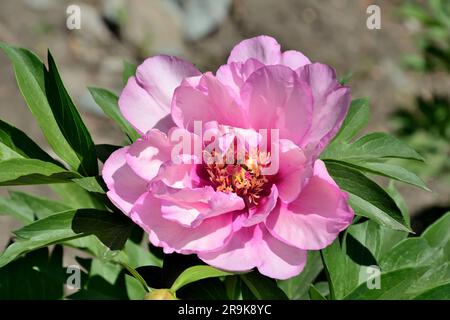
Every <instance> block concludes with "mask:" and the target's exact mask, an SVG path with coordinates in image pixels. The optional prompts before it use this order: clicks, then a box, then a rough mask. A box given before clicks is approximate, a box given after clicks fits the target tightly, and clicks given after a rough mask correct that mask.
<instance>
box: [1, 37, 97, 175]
mask: <svg viewBox="0 0 450 320" xmlns="http://www.w3.org/2000/svg"><path fill="white" fill-rule="evenodd" d="M0 49H2V50H3V51H4V52H5V54H6V55H7V56H8V57H9V58H10V60H11V61H12V63H13V66H14V71H15V74H16V79H17V84H18V86H19V89H20V91H21V93H22V95H23V97H24V99H25V101H26V103H27V105H28V107H29V109H30V110H31V112H32V113H33V115H34V117H35V119H36V120H37V122H38V123H39V126H40V127H41V129H42V131H43V133H44V135H45V137H46V139H47V141H48V143H49V144H50V146H51V147H52V149H53V150H54V151H55V153H56V154H57V155H58V156H59V157H60V158H61V159H63V160H64V161H65V162H67V163H68V164H69V165H70V166H71V168H74V169H78V168H79V167H80V166H81V163H82V159H80V158H79V155H77V153H76V152H75V151H74V150H73V149H72V147H71V145H70V143H69V142H68V141H67V140H66V137H65V136H64V134H63V131H62V130H63V128H61V127H60V125H59V123H58V122H57V121H56V117H55V114H54V111H53V109H52V107H51V106H50V104H49V101H48V100H47V96H46V88H45V75H46V74H47V70H46V69H45V66H44V64H43V63H42V62H41V61H40V60H39V58H38V57H36V55H34V54H33V53H32V52H30V51H28V50H25V49H21V48H14V47H11V46H8V45H7V44H5V43H0ZM67 121H71V119H67ZM95 174H96V172H95V173H94V175H95Z"/></svg>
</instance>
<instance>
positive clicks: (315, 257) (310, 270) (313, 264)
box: [278, 251, 323, 300]
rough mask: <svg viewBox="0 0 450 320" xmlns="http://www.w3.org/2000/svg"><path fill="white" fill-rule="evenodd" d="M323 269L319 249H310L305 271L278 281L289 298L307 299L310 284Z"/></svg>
mask: <svg viewBox="0 0 450 320" xmlns="http://www.w3.org/2000/svg"><path fill="white" fill-rule="evenodd" d="M322 269H323V266H322V261H321V259H320V254H319V251H308V259H307V260H306V266H305V268H304V269H303V271H302V272H301V273H300V274H299V275H298V276H296V277H293V278H290V279H288V280H280V281H278V286H279V287H280V288H281V289H283V291H284V292H285V293H286V295H287V296H288V298H289V299H291V300H305V299H307V298H308V289H309V286H310V284H311V283H313V281H314V279H316V277H317V276H318V275H319V273H320V272H321V271H322Z"/></svg>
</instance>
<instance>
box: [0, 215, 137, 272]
mask: <svg viewBox="0 0 450 320" xmlns="http://www.w3.org/2000/svg"><path fill="white" fill-rule="evenodd" d="M131 227H132V224H131V222H130V221H129V219H127V218H126V217H124V216H123V215H120V214H114V213H111V212H107V211H101V210H95V209H79V210H70V211H65V212H61V213H57V214H54V215H51V216H49V217H47V218H44V219H41V220H38V221H36V222H33V223H31V224H29V225H27V226H25V227H23V228H22V229H20V230H18V231H16V232H15V234H16V236H17V237H18V240H17V241H16V242H15V243H13V244H12V245H10V246H9V247H8V248H7V249H6V250H5V251H4V252H3V254H2V255H1V256H0V267H2V266H4V265H6V264H8V263H9V262H11V261H12V260H14V259H16V258H17V257H18V256H20V255H22V254H24V253H27V252H29V251H32V250H36V249H39V248H42V247H45V246H48V245H51V244H55V243H61V242H64V241H68V240H72V239H76V238H81V237H85V236H88V235H95V236H96V237H97V238H98V239H100V240H101V241H102V242H103V243H104V244H105V245H106V246H108V248H110V249H111V250H119V249H121V248H122V247H123V245H124V244H125V241H126V240H127V237H128V235H129V233H130V230H131Z"/></svg>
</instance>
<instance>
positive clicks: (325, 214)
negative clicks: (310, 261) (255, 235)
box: [266, 160, 354, 250]
mask: <svg viewBox="0 0 450 320" xmlns="http://www.w3.org/2000/svg"><path fill="white" fill-rule="evenodd" d="M347 201H348V196H347V194H346V193H344V192H342V191H341V190H340V189H339V188H338V187H337V185H336V184H335V182H334V181H333V179H332V178H331V177H330V176H329V175H328V173H327V171H326V168H325V165H324V163H323V162H322V161H321V160H317V161H316V162H315V164H314V175H313V176H312V177H311V178H310V179H309V181H308V183H307V184H306V185H305V187H304V188H303V189H302V191H301V193H300V195H299V197H298V198H297V199H296V200H294V201H293V202H291V203H289V204H285V203H282V202H281V201H279V202H278V204H277V206H276V208H275V209H274V211H273V212H272V213H271V214H270V215H269V217H268V218H267V220H266V226H267V228H268V229H269V230H270V232H271V233H272V235H273V236H275V237H276V238H278V239H279V240H281V241H284V242H285V243H288V244H290V245H293V246H296V247H298V248H300V249H304V250H319V249H322V248H324V247H326V246H328V245H329V244H331V243H332V242H333V241H334V240H335V239H336V237H337V236H338V234H339V232H340V231H342V230H343V229H345V228H347V227H348V226H349V225H350V223H351V222H352V219H353V215H354V213H353V210H352V209H351V208H350V206H349V205H348V204H347Z"/></svg>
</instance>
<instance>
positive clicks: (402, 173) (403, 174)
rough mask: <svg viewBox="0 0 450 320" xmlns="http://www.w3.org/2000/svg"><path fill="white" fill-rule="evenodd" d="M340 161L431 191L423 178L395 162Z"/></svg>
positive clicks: (361, 169) (364, 170)
mask: <svg viewBox="0 0 450 320" xmlns="http://www.w3.org/2000/svg"><path fill="white" fill-rule="evenodd" d="M341 163H342V164H344V165H347V166H350V167H353V168H355V169H358V170H360V171H363V172H367V173H372V174H376V175H381V176H385V177H388V178H392V179H395V180H398V181H401V182H404V183H408V184H411V185H413V186H416V187H419V188H421V189H423V190H426V191H431V190H430V189H428V188H427V186H426V185H425V183H424V182H423V180H422V179H420V178H419V177H418V176H417V175H416V174H415V173H413V172H411V171H409V170H407V169H405V168H403V167H401V166H398V165H395V164H390V163H383V162H369V161H361V162H351V161H345V162H341Z"/></svg>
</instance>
